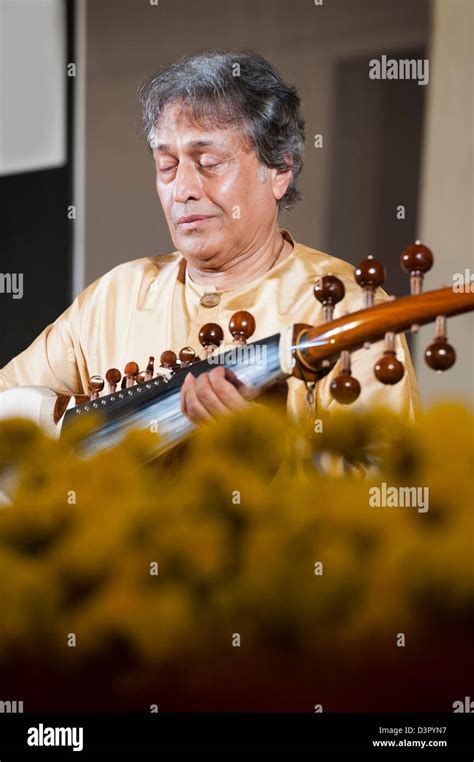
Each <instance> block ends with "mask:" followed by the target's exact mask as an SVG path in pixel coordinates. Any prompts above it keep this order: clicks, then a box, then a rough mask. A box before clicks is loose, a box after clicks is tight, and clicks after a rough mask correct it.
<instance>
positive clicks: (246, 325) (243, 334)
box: [229, 310, 255, 346]
mask: <svg viewBox="0 0 474 762" xmlns="http://www.w3.org/2000/svg"><path fill="white" fill-rule="evenodd" d="M229 331H230V334H231V336H232V338H233V340H234V344H239V345H241V346H243V345H245V344H246V343H247V341H248V339H250V337H251V336H252V334H254V333H255V318H254V316H253V315H251V314H250V312H247V311H246V310H239V312H234V314H233V315H232V317H231V319H230V320H229Z"/></svg>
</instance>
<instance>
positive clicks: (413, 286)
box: [400, 241, 433, 295]
mask: <svg viewBox="0 0 474 762" xmlns="http://www.w3.org/2000/svg"><path fill="white" fill-rule="evenodd" d="M400 264H401V266H402V269H403V270H405V272H407V273H410V291H411V293H412V294H413V295H414V294H421V291H422V288H423V278H424V275H425V273H427V272H428V270H431V268H432V267H433V252H432V251H431V249H429V248H428V247H427V246H425V245H424V244H422V243H421V241H415V243H413V244H412V245H411V246H408V247H407V248H406V249H405V251H403V252H402V255H401V257H400Z"/></svg>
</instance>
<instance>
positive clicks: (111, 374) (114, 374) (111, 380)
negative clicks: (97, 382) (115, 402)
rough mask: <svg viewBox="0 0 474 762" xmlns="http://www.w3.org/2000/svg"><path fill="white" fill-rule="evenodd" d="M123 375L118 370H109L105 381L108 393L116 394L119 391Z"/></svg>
mask: <svg viewBox="0 0 474 762" xmlns="http://www.w3.org/2000/svg"><path fill="white" fill-rule="evenodd" d="M121 378H122V374H121V373H120V371H119V369H118V368H109V370H108V371H107V373H106V374H105V380H106V381H107V393H108V394H114V393H115V390H116V389H117V384H118V383H120V379H121Z"/></svg>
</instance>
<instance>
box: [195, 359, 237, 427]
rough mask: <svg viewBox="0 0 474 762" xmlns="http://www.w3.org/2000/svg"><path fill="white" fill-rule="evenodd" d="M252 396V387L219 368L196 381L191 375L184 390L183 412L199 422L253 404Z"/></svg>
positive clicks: (227, 369) (231, 373)
mask: <svg viewBox="0 0 474 762" xmlns="http://www.w3.org/2000/svg"><path fill="white" fill-rule="evenodd" d="M249 395H250V389H249V387H248V386H246V385H245V384H243V383H242V382H241V381H239V380H238V378H237V376H236V375H235V373H233V372H232V371H231V370H229V368H225V367H224V366H223V365H219V366H217V367H216V368H213V369H212V370H211V371H209V372H208V373H201V375H200V376H198V377H197V378H195V377H194V376H193V375H192V373H188V375H187V376H186V378H185V380H184V384H183V386H182V389H181V410H182V412H183V413H184V415H186V416H187V417H188V418H189V419H190V420H191V421H193V423H200V422H201V421H205V420H209V419H211V418H213V417H214V416H215V415H218V414H219V413H229V412H232V411H234V410H241V409H242V408H243V407H246V406H247V405H249V404H250V403H249V402H248V400H247V398H248V397H249Z"/></svg>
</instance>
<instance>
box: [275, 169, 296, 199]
mask: <svg viewBox="0 0 474 762" xmlns="http://www.w3.org/2000/svg"><path fill="white" fill-rule="evenodd" d="M270 171H271V178H272V190H273V195H274V196H275V198H276V200H277V201H279V200H280V199H281V198H283V196H284V195H285V193H286V191H287V190H288V186H289V184H290V182H291V175H292V173H293V169H292V168H291V167H290V166H288V169H272V170H270Z"/></svg>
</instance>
